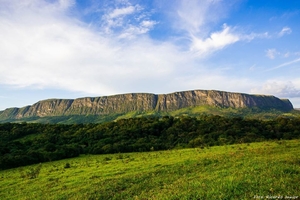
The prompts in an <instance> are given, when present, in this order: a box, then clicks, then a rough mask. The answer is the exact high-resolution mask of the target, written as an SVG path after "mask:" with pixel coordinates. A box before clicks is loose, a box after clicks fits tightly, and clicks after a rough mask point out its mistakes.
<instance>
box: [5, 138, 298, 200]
mask: <svg viewBox="0 0 300 200" xmlns="http://www.w3.org/2000/svg"><path fill="white" fill-rule="evenodd" d="M299 155H300V141H299V140H288V141H286V140H281V141H269V142H260V143H250V144H236V145H226V146H215V147H209V148H191V149H180V150H178V149H175V150H167V151H153V152H143V153H124V154H106V155H82V156H80V157H78V158H71V159H65V160H60V161H54V162H48V163H43V164H40V165H32V166H27V167H20V168H14V169H9V170H2V171H0V188H1V189H0V199H28V200H29V199H30V200H31V199H255V198H256V199H258V198H259V199H267V198H269V199H270V198H271V197H272V198H281V197H282V199H287V198H289V199H291V198H292V199H299V196H300V186H299V182H300V168H299V167H300V157H299Z"/></svg>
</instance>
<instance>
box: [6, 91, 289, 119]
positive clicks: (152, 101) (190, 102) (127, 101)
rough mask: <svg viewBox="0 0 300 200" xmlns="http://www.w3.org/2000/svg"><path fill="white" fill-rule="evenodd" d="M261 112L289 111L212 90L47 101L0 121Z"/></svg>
mask: <svg viewBox="0 0 300 200" xmlns="http://www.w3.org/2000/svg"><path fill="white" fill-rule="evenodd" d="M203 105H208V106H216V107H225V108H226V107H232V108H252V107H257V108H262V109H270V108H271V109H272V108H273V109H278V110H282V111H289V110H292V109H293V105H292V104H291V102H290V101H289V100H288V99H279V98H277V97H274V96H268V95H250V94H243V93H232V92H224V91H215V90H191V91H183V92H174V93H170V94H158V95H157V94H150V93H131V94H120V95H112V96H102V97H85V98H78V99H48V100H42V101H39V102H37V103H35V104H33V105H31V106H25V107H22V108H8V109H6V110H4V111H1V112H0V120H4V119H21V118H28V117H46V116H69V115H109V114H118V113H128V112H132V111H157V112H160V111H163V112H168V111H174V110H178V109H181V108H185V107H191V106H203Z"/></svg>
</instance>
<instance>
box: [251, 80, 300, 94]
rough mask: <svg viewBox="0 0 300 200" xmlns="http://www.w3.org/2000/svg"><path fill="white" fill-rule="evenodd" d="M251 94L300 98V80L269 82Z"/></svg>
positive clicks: (253, 90)
mask: <svg viewBox="0 0 300 200" xmlns="http://www.w3.org/2000/svg"><path fill="white" fill-rule="evenodd" d="M251 92H252V93H260V94H270V95H275V96H278V97H282V98H295V97H300V80H297V79H296V80H292V81H285V80H282V81H279V80H268V81H266V82H265V83H264V84H263V85H262V87H257V88H254V89H252V90H251Z"/></svg>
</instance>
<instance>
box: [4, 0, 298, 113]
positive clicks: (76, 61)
mask: <svg viewBox="0 0 300 200" xmlns="http://www.w3.org/2000/svg"><path fill="white" fill-rule="evenodd" d="M299 22H300V1H297V0H264V1H261V0H232V1H227V0H188V1H187V0H172V1H171V0H164V1H162V0H148V1H142V0H101V1H100V0H99V1H97V0H22V1H20V0H0V110H4V109H5V108H8V107H23V106H26V105H31V104H33V103H35V102H37V101H39V100H43V99H49V98H79V97H84V96H104V95H113V94H120V93H131V92H149V93H156V94H160V93H171V92H175V91H183V90H193V89H207V90H210V89H213V90H224V91H229V92H242V93H250V94H268V95H274V96H277V97H279V98H289V99H290V101H291V102H292V103H293V105H294V107H300V75H299V74H300V39H299V38H300V23H299Z"/></svg>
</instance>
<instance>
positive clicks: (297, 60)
mask: <svg viewBox="0 0 300 200" xmlns="http://www.w3.org/2000/svg"><path fill="white" fill-rule="evenodd" d="M297 62H300V58H297V59H295V60H292V61H289V62H285V63H283V64H280V65H278V66H276V67H273V68H271V69H268V70H267V71H271V70H275V69H279V68H282V67H285V66H289V65H292V64H294V63H297Z"/></svg>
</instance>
